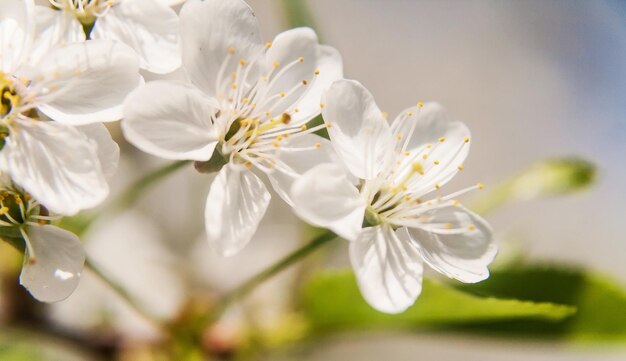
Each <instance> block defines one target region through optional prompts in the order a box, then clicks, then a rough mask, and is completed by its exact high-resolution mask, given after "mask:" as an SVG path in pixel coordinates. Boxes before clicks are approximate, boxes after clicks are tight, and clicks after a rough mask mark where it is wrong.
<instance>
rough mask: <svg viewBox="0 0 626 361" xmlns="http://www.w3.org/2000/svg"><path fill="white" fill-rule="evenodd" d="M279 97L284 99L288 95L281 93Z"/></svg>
mask: <svg viewBox="0 0 626 361" xmlns="http://www.w3.org/2000/svg"><path fill="white" fill-rule="evenodd" d="M278 95H280V97H281V98H284V97H285V95H287V94H285V92H280V93H279V94H278Z"/></svg>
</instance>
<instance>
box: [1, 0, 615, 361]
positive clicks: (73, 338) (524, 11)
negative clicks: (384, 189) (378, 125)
mask: <svg viewBox="0 0 626 361" xmlns="http://www.w3.org/2000/svg"><path fill="white" fill-rule="evenodd" d="M289 2H290V1H289V0H249V1H248V3H249V4H250V5H251V7H252V8H253V9H254V10H255V13H256V14H257V16H258V18H259V20H260V23H261V27H262V30H263V34H264V38H265V39H268V40H270V39H272V38H273V37H274V36H275V35H276V34H277V33H279V32H281V31H283V30H286V29H288V28H289V27H291V23H290V21H293V19H291V20H290V17H289V16H288V15H289V14H288V11H287V10H286V7H285V4H286V3H289ZM304 3H305V4H306V5H307V7H308V9H309V10H310V16H311V19H312V21H313V24H314V26H315V28H316V30H317V31H318V33H319V35H320V37H321V38H322V39H323V42H325V43H327V44H330V45H332V46H334V47H336V48H338V49H339V50H340V52H341V53H342V55H343V59H344V66H345V75H346V77H347V78H352V79H358V80H359V81H361V82H362V83H363V84H364V85H365V86H366V87H367V88H368V89H369V90H370V91H371V92H372V93H373V94H374V96H375V98H376V100H377V103H378V105H379V107H380V108H381V109H383V110H385V111H387V112H389V114H390V116H391V117H393V116H395V114H397V113H398V112H400V111H401V110H402V109H404V108H406V107H408V106H411V105H414V104H415V103H416V102H418V101H431V100H434V101H438V102H440V103H441V104H443V105H444V106H445V107H446V108H447V109H448V112H449V114H450V115H451V116H452V117H453V118H456V119H459V120H463V121H464V122H465V123H466V124H467V125H468V126H469V127H470V129H471V130H472V134H473V142H472V150H471V152H470V156H469V159H468V161H467V162H466V164H465V170H464V171H463V172H462V173H460V174H459V176H457V177H456V178H455V180H454V181H452V182H451V183H449V186H447V187H448V189H452V190H454V189H460V188H462V187H464V186H466V185H468V184H475V183H477V182H483V183H485V184H486V186H487V188H489V187H491V186H497V184H499V183H500V182H502V181H504V180H507V179H510V178H512V177H515V176H516V175H517V174H519V173H520V172H521V171H523V170H524V169H526V168H527V167H528V166H530V165H531V164H533V163H535V162H538V161H542V160H545V159H547V158H554V157H562V156H578V157H581V158H583V159H586V160H588V161H590V162H592V163H594V164H595V166H596V167H597V180H596V182H595V184H594V185H593V187H591V188H590V189H588V190H586V191H584V192H579V193H576V194H572V195H567V196H562V197H548V198H541V199H534V200H531V201H528V202H518V203H512V204H508V205H506V206H504V207H502V208H499V209H498V210H496V211H494V212H492V213H490V214H489V216H488V217H487V218H488V220H489V221H490V222H491V223H492V225H493V228H494V229H495V230H496V233H497V235H498V237H499V239H501V242H502V248H503V251H502V253H503V257H507V256H509V255H510V254H513V253H515V254H523V255H524V257H526V258H528V259H532V260H548V261H555V262H556V261H558V262H561V263H567V264H575V265H582V266H585V267H588V268H590V269H594V270H597V271H599V272H602V273H604V274H608V275H610V276H611V277H613V278H615V279H616V280H617V283H618V284H621V285H622V286H623V285H626V238H625V237H624V225H625V221H626V211H625V209H626V207H625V204H626V190H625V189H624V185H626V166H625V165H626V163H625V160H624V158H625V156H626V97H625V94H626V2H624V1H602V0H596V1H573V0H567V1H566V0H561V1H556V0H546V1H495V0H493V1H453V0H440V1H434V0H433V1H417V0H391V1H383V0H315V1H312V0H310V1H308V2H304ZM111 131H112V133H113V134H114V136H116V139H117V140H118V141H119V142H120V145H121V147H122V163H121V166H120V170H119V172H118V175H117V176H116V178H115V180H114V186H113V188H114V190H116V191H115V192H114V193H119V192H120V191H121V190H122V189H124V188H125V186H127V185H128V184H130V183H131V182H132V181H133V180H134V179H137V178H138V177H140V176H141V175H142V174H145V172H147V171H149V170H151V169H154V168H155V167H157V166H159V165H160V164H162V162H161V161H160V160H157V159H155V158H152V157H150V156H147V155H144V154H141V153H140V152H139V151H137V150H135V149H134V148H133V147H132V146H130V145H128V144H126V143H124V140H123V138H122V137H121V134H120V133H119V129H118V128H117V127H115V126H113V127H112V128H111ZM210 182H211V177H210V176H206V175H200V174H198V173H196V172H194V171H193V169H183V170H181V171H179V172H177V173H176V174H175V175H173V176H172V177H170V178H169V179H167V180H165V181H164V182H163V183H162V184H160V185H158V186H157V187H155V188H154V189H153V190H151V191H150V192H149V193H147V194H146V195H145V196H144V197H142V198H141V199H140V200H139V202H138V204H137V205H136V206H135V207H133V208H132V210H129V211H127V212H124V213H122V214H120V215H115V216H110V217H106V218H104V219H101V220H99V221H98V223H97V224H95V225H94V226H93V227H92V228H91V229H90V230H89V233H88V234H87V235H86V236H85V237H84V240H85V241H86V244H87V250H88V253H89V254H90V255H91V256H92V257H93V258H94V261H96V262H97V263H98V264H99V265H100V266H101V267H102V268H103V269H104V270H105V271H108V273H110V274H111V275H112V276H114V277H115V278H117V279H118V280H119V281H120V282H121V283H124V284H125V286H126V287H128V288H129V290H130V291H131V293H132V294H133V295H135V297H136V298H137V299H138V300H140V301H141V303H142V304H143V305H145V307H146V309H148V310H149V312H150V313H151V314H152V315H156V316H157V317H158V318H160V319H166V320H167V319H172V318H175V317H178V316H177V315H178V313H179V312H180V309H181V308H184V307H186V306H188V302H189V300H187V299H186V295H187V294H189V293H194V294H197V295H198V296H197V297H199V298H200V299H205V298H203V297H206V299H209V300H210V299H211V297H213V296H212V293H213V292H216V291H217V292H220V291H226V290H229V289H232V288H233V287H235V286H236V285H238V284H240V283H241V282H243V281H244V280H246V279H247V278H248V277H250V276H251V275H253V274H255V273H256V272H258V271H259V270H261V269H263V267H265V266H266V265H268V264H271V263H272V262H273V261H275V260H276V259H278V258H279V257H280V256H281V255H284V254H286V253H287V252H289V251H290V250H292V249H294V248H295V247H297V246H298V245H299V244H300V242H301V241H302V239H303V238H305V237H306V232H307V229H306V227H305V226H304V225H303V224H302V223H300V222H299V221H298V220H297V219H296V218H295V217H294V216H293V215H292V214H291V212H290V211H289V209H288V208H286V206H284V204H282V203H281V201H280V199H279V198H278V197H274V202H273V204H272V206H271V209H270V211H269V212H268V215H267V216H266V218H265V220H264V221H263V224H262V226H261V228H260V230H259V232H258V235H257V236H256V237H255V239H254V240H253V242H252V244H251V245H250V246H249V247H248V248H247V249H246V250H245V251H244V252H243V253H242V254H241V255H238V256H235V257H234V258H229V259H227V260H222V259H219V258H218V257H216V256H214V255H213V254H212V253H211V251H210V250H209V249H208V247H206V245H205V242H204V240H203V223H202V222H203V220H202V219H203V218H202V217H203V216H202V212H203V211H202V210H203V207H204V201H205V196H206V194H207V191H208V187H209V185H210ZM475 196H476V197H478V196H479V195H475ZM468 198H469V199H470V200H471V199H472V197H471V196H470V197H468ZM345 248H346V247H345V245H344V244H337V245H335V246H334V248H333V249H332V251H333V253H332V255H330V256H328V255H327V256H328V257H326V258H325V259H324V260H321V261H319V260H318V262H321V263H323V264H326V265H328V266H330V267H341V266H343V265H346V259H347V258H346V257H345V256H344V253H345V251H346V250H345ZM2 251H3V252H4V249H2ZM5 257H7V258H8V259H10V258H11V256H10V255H9V256H6V255H5ZM0 258H2V257H1V255H0ZM6 262H9V263H10V262H13V261H11V260H10V261H6ZM6 262H5V264H6ZM5 268H10V267H5ZM9 273H10V272H9ZM298 281H299V280H298V274H297V273H294V272H293V271H292V272H287V273H285V274H284V275H281V276H280V277H278V278H277V279H276V280H273V281H272V282H269V283H268V284H266V285H264V286H263V287H262V288H260V289H259V290H258V291H257V292H255V293H254V294H253V296H252V297H250V299H248V300H247V301H246V302H244V303H243V304H242V305H240V306H237V307H234V308H233V309H232V310H230V311H229V312H228V313H227V314H226V316H225V317H224V319H223V320H222V321H221V322H220V323H219V325H218V327H216V329H213V330H209V331H207V336H206V340H205V341H206V342H207V343H208V344H209V346H210V347H211V348H213V349H215V348H217V349H220V348H224V349H228V348H229V347H231V346H233V347H235V346H236V345H237V342H238V341H237V340H238V339H239V333H240V331H239V329H240V328H241V327H242V325H244V324H245V325H247V326H246V327H249V324H250V323H252V324H254V325H255V327H257V328H258V329H259V330H261V333H263V332H266V331H264V330H267V333H271V332H272V330H273V329H275V328H277V327H278V326H280V325H282V324H283V323H284V322H285V317H284V315H283V313H284V310H285V308H288V306H289V302H290V301H289V297H288V295H289V292H291V288H293V286H294V284H297V283H298ZM12 282H14V279H13V280H12ZM9 283H10V282H8V281H6V282H4V284H5V286H4V287H3V288H2V293H3V295H5V297H2V298H3V299H4V298H7V297H6V295H7V294H9V295H10V294H11V292H22V291H20V290H18V289H16V287H7V286H6V284H9ZM204 290H206V291H204ZM22 296H23V295H22ZM11 297H12V296H11ZM11 297H9V298H11ZM25 302H26V301H25ZM18 304H19V303H18ZM621 311H622V312H626V310H621ZM41 314H43V315H44V316H43V318H42V317H41V316H39V317H35V318H32V312H30V311H28V312H23V310H22V309H21V308H20V307H17V306H16V304H15V302H14V301H6V300H5V301H4V303H2V301H0V328H1V329H2V331H0V360H20V359H19V358H17V357H22V356H17V355H18V353H11V352H10V351H6V350H7V348H6V346H2V345H6V344H11V343H12V344H15V345H23V346H24V348H30V347H31V346H32V345H36V346H38V347H41V348H42V349H46V351H45V352H46V353H50V354H51V355H52V356H50V357H53V358H51V359H55V360H56V359H58V360H74V359H76V360H90V359H96V360H99V359H103V360H104V359H110V358H114V357H117V356H116V355H119V354H121V355H122V356H120V358H121V359H123V360H144V359H145V360H152V358H148V357H149V356H147V355H148V354H149V353H148V352H145V351H144V350H143V349H142V347H140V346H137V345H138V344H142V343H144V342H148V341H150V340H156V339H159V332H158V330H156V329H155V328H154V327H153V325H151V324H149V323H147V322H146V321H145V320H143V319H142V318H141V317H138V316H137V315H136V314H134V313H133V312H132V310H130V309H129V308H128V307H127V306H126V305H125V304H123V303H122V302H120V301H119V300H118V299H117V298H116V297H115V295H112V294H111V293H110V291H109V290H107V289H106V287H103V286H102V285H101V284H98V282H97V280H95V279H90V277H89V276H88V275H87V276H85V279H84V280H83V282H82V283H81V285H80V286H79V290H78V291H77V293H76V294H75V295H73V296H72V297H71V298H70V299H68V300H67V301H64V302H61V303H59V304H56V305H54V306H52V307H46V308H44V309H43V311H42V310H38V313H37V315H41ZM251 315H252V316H251ZM42 319H43V320H45V321H43V322H45V324H46V326H45V327H44V328H45V329H46V330H47V332H46V336H45V337H39V336H37V337H34V338H33V336H32V329H33V328H37V327H39V326H38V325H40V323H41V322H42ZM3 321H4V323H1V322H3ZM279 324H280V325H279ZM16 325H17V326H16ZM281 327H282V326H281ZM94 330H95V332H94ZM83 332H88V333H89V334H90V335H91V336H90V338H89V340H90V342H92V343H95V344H96V345H98V346H97V348H96V349H97V350H98V351H99V356H95V355H94V353H93V348H88V349H85V347H83V346H84V345H83V343H84V339H83V336H84V334H83ZM292 332H293V333H294V334H297V333H298V332H299V330H297V329H294V330H292ZM94 340H95V341H94ZM120 344H122V345H123V348H125V349H126V350H127V351H125V352H122V353H119V352H118V351H116V348H118V347H119V345H120ZM3 347H4V350H5V351H4V353H3V351H2V350H3ZM293 348H294V349H298V347H295V346H294V347H293ZM305 349H306V352H297V353H296V354H297V356H294V354H293V353H290V351H289V350H287V351H284V352H281V353H279V354H278V355H276V354H271V356H268V355H265V356H264V358H263V359H270V360H272V359H280V360H292V359H297V360H324V361H331V360H382V359H388V360H401V361H402V360H407V361H408V360H444V361H445V360H459V359H462V360H481V361H483V360H484V361H490V360H494V361H495V360H513V361H516V360H540V361H543V360H546V361H547V360H555V361H556V360H568V361H569V360H580V361H583V360H607V361H611V360H616V361H617V360H624V359H626V348H625V347H623V346H619V345H614V344H611V345H601V346H598V345H586V344H585V345H572V344H569V343H568V344H564V343H560V342H557V341H554V340H541V339H533V340H512V339H510V338H509V339H498V338H491V337H485V336H479V335H472V334H471V333H470V334H468V333H463V334H459V333H435V334H431V333H427V332H420V333H415V332H400V331H396V332H377V333H371V332H354V333H344V334H340V335H335V336H332V337H326V338H323V339H321V340H317V341H315V342H314V343H312V344H309V345H307V346H306V347H305ZM128 350H130V351H128ZM96 354H98V352H96ZM3 355H4V356H3ZM20 355H21V354H20ZM3 357H4V358H3ZM24 357H25V358H23V359H24V360H26V359H29V358H26V356H24ZM55 357H56V358H55ZM34 359H37V358H34ZM42 359H43V358H42ZM46 360H47V359H46Z"/></svg>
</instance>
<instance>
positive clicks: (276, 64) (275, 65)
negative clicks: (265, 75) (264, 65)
mask: <svg viewBox="0 0 626 361" xmlns="http://www.w3.org/2000/svg"><path fill="white" fill-rule="evenodd" d="M279 66H280V63H279V62H278V60H274V68H278V67H279Z"/></svg>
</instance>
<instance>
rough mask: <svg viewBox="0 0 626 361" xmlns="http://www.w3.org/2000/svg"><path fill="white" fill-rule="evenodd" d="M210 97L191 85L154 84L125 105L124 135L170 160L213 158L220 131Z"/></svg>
mask: <svg viewBox="0 0 626 361" xmlns="http://www.w3.org/2000/svg"><path fill="white" fill-rule="evenodd" d="M213 105H214V104H213V103H212V101H211V99H210V98H208V97H206V96H205V95H204V94H202V93H201V92H200V91H199V90H197V89H196V88H193V87H191V86H188V85H185V84H181V83H174V82H165V81H154V82H150V83H148V84H146V85H145V86H142V87H140V88H139V89H137V90H135V91H134V92H132V93H131V94H130V95H129V96H128V98H127V99H126V101H125V102H124V120H122V130H123V131H124V136H125V137H126V139H128V141H129V142H131V143H132V144H133V145H135V146H136V147H137V148H139V149H141V150H143V151H144V152H147V153H150V154H153V155H156V156H158V157H162V158H167V159H191V160H198V161H205V160H209V159H210V158H211V155H212V154H213V150H214V149H215V145H216V144H217V140H218V134H217V133H218V132H217V131H218V129H217V127H215V126H214V125H213V124H212V123H211V116H212V115H213V113H214V112H215V110H214V109H215V108H214V107H213Z"/></svg>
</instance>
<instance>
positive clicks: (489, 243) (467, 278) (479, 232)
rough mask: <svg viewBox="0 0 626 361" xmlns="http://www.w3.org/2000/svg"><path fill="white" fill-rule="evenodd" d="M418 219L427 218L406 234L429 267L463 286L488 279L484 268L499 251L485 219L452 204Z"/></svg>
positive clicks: (487, 270) (486, 269)
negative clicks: (419, 225)
mask: <svg viewBox="0 0 626 361" xmlns="http://www.w3.org/2000/svg"><path fill="white" fill-rule="evenodd" d="M421 218H428V221H427V222H426V224H424V225H423V226H422V228H415V227H411V228H408V233H409V235H410V237H411V239H412V240H413V242H414V244H415V245H416V246H417V247H418V248H419V250H420V253H421V254H422V255H423V257H424V260H425V261H426V263H428V265H429V266H430V267H432V268H434V269H435V270H437V271H439V272H441V273H442V274H444V275H446V276H448V277H451V278H455V279H457V280H459V281H461V282H466V283H474V282H479V281H482V280H484V279H486V278H488V277H489V269H488V268H487V266H488V265H489V264H490V263H491V262H492V261H493V259H494V257H495V256H496V253H497V252H498V248H497V245H496V243H495V240H494V239H493V234H492V231H491V227H489V225H488V224H487V222H485V220H484V219H482V218H481V217H480V216H478V215H477V214H475V213H472V212H470V211H469V210H467V209H465V208H462V207H458V206H453V205H450V206H446V207H443V208H439V209H437V210H434V211H431V212H428V213H426V214H425V215H424V216H423V217H421Z"/></svg>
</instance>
